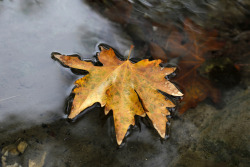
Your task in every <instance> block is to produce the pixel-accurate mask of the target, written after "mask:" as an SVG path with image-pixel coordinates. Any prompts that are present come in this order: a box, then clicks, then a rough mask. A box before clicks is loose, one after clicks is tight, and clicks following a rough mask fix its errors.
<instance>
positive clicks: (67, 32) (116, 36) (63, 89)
mask: <svg viewBox="0 0 250 167" xmlns="http://www.w3.org/2000/svg"><path fill="white" fill-rule="evenodd" d="M0 3H1V4H0V5H1V8H2V9H3V10H1V11H2V13H1V15H0V25H1V26H0V32H1V33H0V39H1V41H0V42H1V45H0V50H1V51H0V52H1V58H0V59H1V61H0V63H1V66H0V69H1V73H0V77H1V88H0V89H1V96H0V99H2V100H1V101H0V106H1V111H2V116H1V121H3V120H4V119H5V114H6V115H8V114H20V115H23V116H24V120H23V121H24V122H26V121H32V120H37V122H42V121H45V120H47V118H46V117H45V118H43V117H41V116H40V114H45V115H46V114H47V113H48V112H56V113H58V114H59V115H61V110H62V108H63V104H64V100H65V98H66V96H67V95H68V94H69V92H70V90H71V88H72V83H73V81H74V80H75V78H76V76H74V75H72V74H71V73H67V72H65V70H64V69H60V68H58V66H55V63H54V62H53V61H52V60H51V59H50V53H51V52H52V51H60V52H61V53H64V54H73V53H78V54H80V55H82V56H85V57H92V56H93V52H94V51H95V45H96V44H97V43H98V42H100V41H105V42H108V43H109V44H111V45H113V46H116V47H117V48H118V49H120V50H121V51H123V52H125V50H126V49H128V46H130V43H131V42H129V38H127V37H126V36H125V37H123V35H122V33H121V30H120V28H119V26H117V25H116V26H115V25H113V24H112V23H111V22H109V21H108V20H106V19H105V18H103V17H102V16H100V15H98V14H96V13H95V12H93V11H92V10H91V9H90V8H89V7H88V6H86V5H85V4H84V3H82V2H81V1H74V2H69V1H66V0H63V1H60V2H58V1H38V0H25V1H21V0H18V1H2V2H0ZM60 71H61V72H60ZM3 113H4V114H3Z"/></svg>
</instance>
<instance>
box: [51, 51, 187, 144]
mask: <svg viewBox="0 0 250 167" xmlns="http://www.w3.org/2000/svg"><path fill="white" fill-rule="evenodd" d="M100 48H101V52H99V53H98V59H99V61H100V62H101V63H102V64H103V66H94V65H93V64H92V63H91V62H86V61H82V60H80V59H79V57H76V56H66V55H61V54H59V53H52V58H54V59H55V60H57V61H59V62H60V63H61V64H62V65H64V66H66V67H70V68H73V69H80V70H86V71H88V72H89V73H88V74H87V75H85V76H84V77H82V78H80V79H78V80H76V81H75V85H76V87H75V88H74V89H73V90H72V93H74V94H75V97H74V100H73V104H72V108H71V112H70V114H69V116H68V118H71V119H72V118H74V117H76V116H77V115H78V114H79V113H80V112H82V111H83V110H84V109H86V108H88V107H90V106H92V105H93V104H94V103H96V102H99V103H100V104H101V106H105V108H104V112H105V114H108V113H109V111H110V110H112V111H113V117H114V124H115V132H116V139H117V143H118V145H120V144H121V143H122V141H123V138H124V136H125V134H126V132H127V129H128V127H129V126H130V125H135V119H134V116H135V115H139V116H141V117H145V116H146V115H147V116H148V117H149V118H150V119H151V121H152V123H153V126H154V127H155V129H156V130H157V131H158V133H159V134H160V136H161V137H162V138H164V137H165V131H166V123H167V121H168V120H167V118H166V116H167V115H170V113H169V111H168V110H167V109H166V107H175V104H174V103H173V102H171V101H170V100H169V99H166V97H165V96H164V95H162V94H161V93H160V92H159V91H158V90H161V91H164V92H166V93H168V94H170V95H173V96H182V95H183V94H182V93H181V92H180V91H179V90H178V89H177V88H176V87H175V85H173V84H172V83H171V82H170V81H168V80H166V79H165V76H166V75H169V74H171V73H172V72H174V71H175V69H176V68H175V67H171V68H164V67H160V63H161V60H154V61H149V60H148V59H145V60H141V61H139V62H137V63H132V62H131V61H130V60H129V59H127V60H126V61H121V60H119V59H118V58H117V57H116V55H115V53H114V50H113V49H112V48H110V49H105V48H104V47H102V46H101V47H100Z"/></svg>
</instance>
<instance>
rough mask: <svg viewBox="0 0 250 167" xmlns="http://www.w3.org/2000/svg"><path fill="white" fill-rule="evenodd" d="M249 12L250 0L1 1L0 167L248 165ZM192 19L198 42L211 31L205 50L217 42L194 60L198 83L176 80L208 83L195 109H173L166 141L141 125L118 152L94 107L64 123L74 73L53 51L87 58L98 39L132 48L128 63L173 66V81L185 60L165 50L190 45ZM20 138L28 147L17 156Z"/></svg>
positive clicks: (110, 130) (123, 50)
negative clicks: (133, 60)
mask: <svg viewBox="0 0 250 167" xmlns="http://www.w3.org/2000/svg"><path fill="white" fill-rule="evenodd" d="M249 16H250V3H249V1H248V0H219V1H215V0H188V1H187V0H185V1H184V0H168V1H167V0H165V1H161V0H129V1H115V0H112V1H106V0H96V1H90V0H73V1H67V0H60V1H59V0H55V1H49V0H1V1H0V78H1V79H0V111H1V116H0V133H1V135H0V149H1V157H2V159H1V162H0V166H8V165H21V166H32V165H34V164H35V165H36V166H124V167H125V166H131V167H133V166H157V167H158V166H162V167H165V166H249V162H250V161H249V156H250V145H249V137H250V136H249V130H248V129H247V127H249V118H250V115H249V111H250V109H249V99H250V92H249V73H250V68H249V60H250V57H249V56H250V47H249V46H250V20H249ZM187 19H188V20H190V22H187ZM187 23H189V24H187ZM190 23H191V30H192V31H191V32H192V33H191V34H195V33H193V32H196V31H199V32H203V33H204V32H205V33H204V34H205V36H204V39H199V40H200V41H203V40H206V39H207V38H209V36H208V37H207V36H206V35H207V34H209V32H211V31H216V32H217V33H216V36H214V37H216V40H214V41H212V44H214V43H216V41H219V42H221V43H224V44H223V46H221V47H219V49H215V50H213V49H211V50H209V52H208V53H206V54H204V55H201V56H204V58H203V59H204V61H203V62H202V63H201V64H200V66H199V68H197V69H195V71H196V73H195V75H198V79H197V76H196V79H192V78H193V77H194V75H190V77H189V79H188V78H187V80H188V81H189V80H190V81H191V80H192V81H195V82H194V83H192V84H190V83H189V82H187V81H185V82H180V81H179V82H178V78H177V80H176V81H175V82H176V84H178V85H179V87H180V88H181V90H182V91H184V93H185V94H186V93H187V94H191V95H193V94H195V93H196V92H194V91H191V92H187V86H186V85H185V84H188V85H196V84H197V83H199V84H200V83H201V79H200V78H199V77H204V78H205V79H206V80H205V81H207V82H211V85H209V89H206V90H205V89H202V90H201V92H206V95H207V96H204V97H203V95H202V97H201V96H199V98H198V100H197V99H194V100H193V101H197V104H195V105H193V104H190V105H188V107H187V108H186V109H185V110H183V112H182V113H183V114H180V113H178V110H177V111H175V112H174V113H173V118H172V119H171V127H170V129H171V133H170V138H169V139H168V140H166V141H161V140H160V137H159V135H158V134H157V133H156V132H155V131H154V129H153V128H152V127H150V126H147V125H145V124H143V123H142V124H141V126H142V129H141V131H140V130H139V129H138V128H134V130H133V132H132V133H131V134H130V136H128V137H127V139H126V142H125V144H124V146H123V147H122V148H119V149H118V148H117V146H116V142H115V139H114V132H113V126H112V119H111V118H108V119H107V120H103V119H102V118H101V117H100V115H102V112H103V110H102V109H101V108H99V107H96V108H94V109H92V110H90V112H88V113H87V114H85V115H84V116H83V117H82V118H80V119H79V120H77V121H76V122H75V123H70V122H68V121H67V120H66V119H65V118H66V114H65V112H64V110H65V109H64V108H65V101H66V99H67V97H68V95H69V94H70V92H71V89H72V88H73V86H74V85H73V83H74V81H75V80H76V79H77V78H79V77H80V76H79V75H74V74H72V73H71V71H70V70H68V69H64V68H62V67H60V65H59V64H58V63H56V62H54V61H53V60H52V59H51V58H50V54H51V52H55V51H56V52H60V53H63V54H79V55H80V56H81V57H82V58H88V59H92V58H93V56H94V55H95V53H96V51H97V48H96V45H97V44H99V43H106V44H108V45H110V46H112V47H114V48H115V49H117V50H118V51H119V52H120V53H121V54H122V55H126V54H127V53H128V50H129V48H130V45H132V44H133V45H134V46H135V49H134V52H133V53H132V54H133V55H132V56H133V57H134V58H138V59H144V58H149V59H154V58H160V59H162V60H163V61H164V62H167V63H171V64H172V65H175V66H178V67H179V72H177V76H178V75H179V76H180V75H182V73H185V70H184V69H186V66H185V67H184V66H183V64H182V63H181V60H183V59H185V58H186V59H189V57H188V54H187V55H186V54H184V53H183V51H182V50H181V49H180V48H178V47H177V49H176V50H175V51H176V52H175V53H174V52H172V51H173V50H174V49H175V48H174V46H172V47H171V45H168V44H171V42H172V41H175V40H177V41H179V42H181V44H180V45H181V46H187V45H185V43H188V42H190V41H192V39H193V38H190V34H188V33H187V28H185V26H186V27H188V26H190ZM192 26H193V27H194V28H193V29H192ZM197 27H198V28H197ZM196 28H197V29H196ZM173 32H174V33H175V36H172V35H171V34H173ZM180 34H181V35H183V36H182V37H183V38H181V40H180V39H179V37H180ZM204 34H203V35H204ZM170 37H174V39H172V41H170V40H169V39H170ZM201 37H202V36H201ZM189 44H190V45H188V46H189V47H188V48H187V52H189V50H191V49H192V47H193V46H192V43H189ZM212 44H211V43H209V45H208V44H207V45H205V48H208V47H210V46H211V45H212ZM178 46H179V45H178ZM180 51H182V52H180ZM180 58H181V59H180ZM215 74H216V75H215ZM217 74H218V75H217ZM180 77H181V76H180ZM221 78H223V79H221ZM173 80H174V78H173ZM202 81H203V82H204V79H203V80H202ZM194 87H195V86H194ZM210 87H211V88H210ZM191 90H193V89H191ZM203 90H204V91H203ZM185 91H186V92H185ZM214 92H216V93H214ZM201 94H202V93H201ZM203 94H204V93H203ZM184 98H185V97H184ZM215 99H216V100H215ZM189 103H190V102H189ZM183 105H185V101H184V102H182V104H181V105H180V106H178V109H179V111H182V109H181V108H182V107H183ZM194 107H195V108H194ZM20 141H25V142H26V143H28V147H27V149H26V150H25V152H24V153H21V152H18V151H17V152H18V153H17V154H18V155H19V156H17V155H16V154H15V153H14V152H15V149H16V148H15V146H16V145H18V143H19V142H20ZM6 150H7V151H8V154H6ZM13 150H14V152H13Z"/></svg>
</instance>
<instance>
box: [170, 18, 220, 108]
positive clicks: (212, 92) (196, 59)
mask: <svg viewBox="0 0 250 167" xmlns="http://www.w3.org/2000/svg"><path fill="white" fill-rule="evenodd" d="M184 31H185V32H186V36H185V35H183V34H181V33H180V32H178V31H177V30H175V31H173V32H172V33H171V34H170V36H169V37H168V40H167V44H166V48H167V49H166V50H168V51H169V52H170V54H172V55H174V56H178V57H180V61H179V63H178V65H179V67H180V74H179V76H177V77H176V78H175V79H174V80H175V81H176V82H178V83H179V84H180V85H182V86H183V87H184V93H185V96H184V97H183V100H182V103H181V104H182V106H181V108H180V110H179V112H180V113H184V112H185V111H186V110H187V109H189V108H192V107H196V106H197V104H198V103H199V102H201V101H203V100H204V99H205V98H206V97H210V98H211V99H212V100H213V101H214V102H215V103H217V102H219V100H220V98H219V97H220V91H219V90H218V89H216V88H215V87H213V85H212V84H211V83H210V81H209V80H208V79H207V78H205V77H202V76H200V75H199V73H198V72H197V69H198V68H199V67H200V66H201V65H202V64H203V63H204V62H205V58H204V56H205V54H206V53H207V52H208V51H215V50H219V49H221V48H222V46H223V45H224V43H222V42H219V41H217V32H216V31H211V32H208V31H205V30H203V29H202V28H201V27H199V26H198V25H195V24H194V23H193V22H192V21H191V20H189V19H186V20H185V22H184Z"/></svg>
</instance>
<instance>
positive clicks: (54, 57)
mask: <svg viewBox="0 0 250 167" xmlns="http://www.w3.org/2000/svg"><path fill="white" fill-rule="evenodd" d="M61 55H62V54H61V53H58V52H52V53H51V58H52V59H53V60H57V59H59V57H60V56H61Z"/></svg>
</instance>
